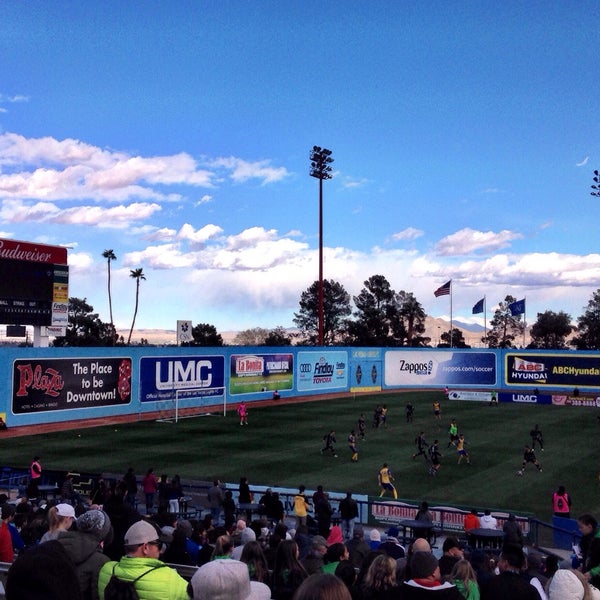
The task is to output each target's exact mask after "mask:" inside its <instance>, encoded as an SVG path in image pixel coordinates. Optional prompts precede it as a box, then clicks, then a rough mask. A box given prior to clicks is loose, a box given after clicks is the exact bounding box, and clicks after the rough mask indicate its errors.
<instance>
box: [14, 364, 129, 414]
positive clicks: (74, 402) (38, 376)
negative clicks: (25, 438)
mask: <svg viewBox="0 0 600 600" xmlns="http://www.w3.org/2000/svg"><path fill="white" fill-rule="evenodd" d="M130 402H131V358H113V357H111V358H76V359H47V360H46V359H30V360H16V361H14V363H13V389H12V412H13V414H16V415H17V414H28V413H34V412H44V411H54V410H66V409H72V408H95V407H98V406H113V405H120V404H129V403H130Z"/></svg>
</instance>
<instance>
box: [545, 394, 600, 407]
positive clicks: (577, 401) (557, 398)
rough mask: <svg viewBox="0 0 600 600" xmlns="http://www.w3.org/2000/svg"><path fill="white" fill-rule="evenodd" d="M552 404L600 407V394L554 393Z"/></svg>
mask: <svg viewBox="0 0 600 600" xmlns="http://www.w3.org/2000/svg"><path fill="white" fill-rule="evenodd" d="M552 404H554V405H555V406H584V407H587V408H600V396H569V395H567V394H553V395H552Z"/></svg>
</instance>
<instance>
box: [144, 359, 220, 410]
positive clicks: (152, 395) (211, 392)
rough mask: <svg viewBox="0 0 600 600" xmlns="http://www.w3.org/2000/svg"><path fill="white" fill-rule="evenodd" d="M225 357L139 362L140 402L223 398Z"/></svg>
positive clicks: (145, 360) (146, 360)
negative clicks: (208, 397) (209, 397)
mask: <svg viewBox="0 0 600 600" xmlns="http://www.w3.org/2000/svg"><path fill="white" fill-rule="evenodd" d="M224 385H225V357H224V356H154V357H144V358H142V359H141V360H140V400H141V402H156V401H161V400H174V399H175V395H176V393H177V392H178V397H179V398H197V397H201V396H202V397H206V396H222V395H223V393H224Z"/></svg>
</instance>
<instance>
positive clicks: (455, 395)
mask: <svg viewBox="0 0 600 600" xmlns="http://www.w3.org/2000/svg"><path fill="white" fill-rule="evenodd" d="M448 400H469V401H472V402H491V401H492V392H465V391H464V390H451V391H450V392H448Z"/></svg>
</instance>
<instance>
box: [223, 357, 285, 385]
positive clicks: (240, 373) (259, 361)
mask: <svg viewBox="0 0 600 600" xmlns="http://www.w3.org/2000/svg"><path fill="white" fill-rule="evenodd" d="M293 386H294V355H293V354H288V353H285V354H258V353H257V354H232V355H231V358H230V363H229V393H230V394H232V395H235V394H250V393H253V392H270V391H275V390H277V391H281V390H291V389H292V388H293Z"/></svg>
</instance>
